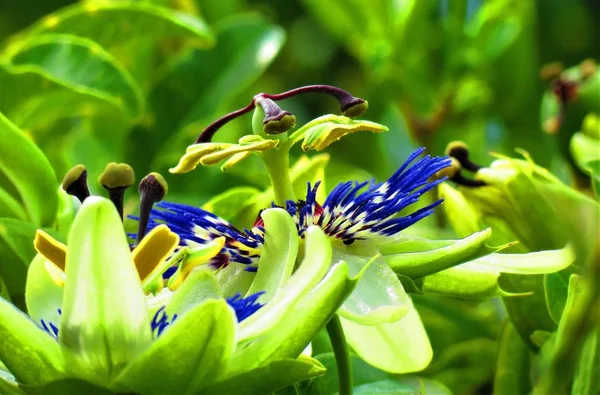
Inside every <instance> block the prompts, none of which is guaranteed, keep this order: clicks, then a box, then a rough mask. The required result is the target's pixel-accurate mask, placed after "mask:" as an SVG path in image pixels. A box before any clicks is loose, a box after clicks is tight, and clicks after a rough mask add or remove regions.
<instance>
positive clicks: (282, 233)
mask: <svg viewBox="0 0 600 395" xmlns="http://www.w3.org/2000/svg"><path fill="white" fill-rule="evenodd" d="M261 217H262V219H263V220H264V222H265V243H264V247H263V249H262V253H261V255H260V259H259V261H258V267H259V270H258V272H257V274H256V277H255V279H254V281H253V282H252V285H251V286H250V290H248V294H247V295H251V294H255V293H257V292H265V294H264V295H262V296H261V297H260V301H261V302H263V303H264V302H268V301H269V300H271V299H272V298H273V296H274V295H275V293H276V292H277V290H278V289H279V288H281V286H282V285H283V284H284V283H285V282H286V281H287V280H288V278H290V276H291V274H292V270H293V269H294V263H295V262H296V255H298V245H299V239H300V238H299V237H298V229H297V228H296V224H295V223H294V220H293V219H292V217H291V216H290V214H288V212H287V211H285V210H283V209H280V208H274V209H269V210H265V211H263V212H262V214H261Z"/></svg>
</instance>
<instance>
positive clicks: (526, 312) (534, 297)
mask: <svg viewBox="0 0 600 395" xmlns="http://www.w3.org/2000/svg"><path fill="white" fill-rule="evenodd" d="M498 286H499V287H500V289H501V290H502V291H503V292H507V293H515V294H523V295H521V296H516V297H513V296H508V297H503V298H502V301H503V302H504V306H505V307H506V310H507V312H508V317H509V319H510V322H511V323H512V324H513V326H514V327H515V329H516V330H517V332H518V333H519V335H520V336H521V339H522V340H523V341H524V342H525V343H526V344H528V345H529V346H530V347H531V348H532V349H534V350H537V348H538V347H537V346H536V345H535V344H534V343H533V342H532V341H531V335H532V334H533V333H534V332H535V331H539V330H542V331H548V332H554V331H555V330H556V324H555V323H554V321H553V320H552V318H551V317H550V315H549V314H548V308H547V307H546V299H545V295H544V286H543V276H541V275H529V276H523V275H519V274H501V275H500V277H499V278H498Z"/></svg>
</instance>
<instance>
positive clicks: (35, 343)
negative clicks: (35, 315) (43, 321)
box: [0, 298, 63, 385]
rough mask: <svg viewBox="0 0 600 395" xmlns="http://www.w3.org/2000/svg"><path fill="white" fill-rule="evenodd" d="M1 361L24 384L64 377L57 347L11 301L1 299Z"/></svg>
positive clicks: (53, 340)
mask: <svg viewBox="0 0 600 395" xmlns="http://www.w3.org/2000/svg"><path fill="white" fill-rule="evenodd" d="M0 339H2V341H1V342H0V361H2V363H4V365H5V366H6V367H7V368H8V370H9V371H10V372H11V373H12V374H13V375H14V376H15V378H16V379H17V380H18V381H19V382H20V383H23V384H30V385H35V384H41V383H44V382H47V381H52V380H58V379H60V378H61V377H62V376H63V373H62V366H63V359H62V356H61V352H60V346H59V345H58V343H57V342H56V340H55V339H54V338H52V337H51V336H50V335H49V334H47V333H46V332H44V331H43V330H41V329H40V328H39V327H37V326H36V325H35V324H34V323H33V321H31V320H30V319H29V317H27V316H26V315H25V314H24V313H22V312H21V311H19V310H18V309H17V308H16V307H14V306H13V305H12V304H10V303H9V302H7V301H6V300H4V299H2V298H0Z"/></svg>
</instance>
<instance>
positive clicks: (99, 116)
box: [0, 0, 600, 394]
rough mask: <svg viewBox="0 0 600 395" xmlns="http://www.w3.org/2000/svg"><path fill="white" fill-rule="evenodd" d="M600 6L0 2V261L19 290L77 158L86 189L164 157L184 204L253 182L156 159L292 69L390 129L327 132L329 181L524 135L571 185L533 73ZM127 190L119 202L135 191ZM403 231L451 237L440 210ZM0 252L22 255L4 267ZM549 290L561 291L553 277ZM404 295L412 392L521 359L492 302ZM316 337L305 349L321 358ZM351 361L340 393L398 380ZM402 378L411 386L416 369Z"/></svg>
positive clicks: (573, 53)
mask: <svg viewBox="0 0 600 395" xmlns="http://www.w3.org/2000/svg"><path fill="white" fill-rule="evenodd" d="M599 13H600V4H599V3H598V2H595V1H592V0H588V1H583V0H581V1H577V0H573V1H568V2H566V1H560V0H540V1H533V0H520V1H519V0H493V1H492V0H490V1H481V0H423V1H421V0H419V1H417V0H412V1H411V0H406V1H391V0H373V1H369V2H365V1H359V0H346V1H340V0H298V1H292V0H269V1H243V0H218V1H217V0H175V1H168V0H154V1H136V2H129V1H108V2H107V1H81V2H69V1H62V0H48V1H42V0H38V1H33V0H26V1H18V0H3V1H2V2H0V113H1V114H3V115H4V116H5V117H6V119H4V117H0V139H1V140H0V155H1V156H2V159H0V170H1V172H0V185H2V190H0V203H1V204H0V214H1V215H0V217H2V218H0V236H1V238H0V253H1V254H2V257H3V260H4V261H5V264H3V265H2V266H0V276H1V277H2V278H3V280H4V282H5V283H6V284H7V285H6V288H7V289H8V293H9V294H10V295H11V296H12V298H13V299H14V300H15V301H16V302H17V303H19V302H20V298H21V297H22V294H21V293H20V291H19V290H21V291H22V289H23V284H24V278H25V277H24V276H25V273H26V268H27V265H28V264H29V262H30V261H31V259H32V257H33V255H34V250H33V248H32V247H31V246H28V245H27V243H26V241H27V240H30V239H32V237H33V234H34V232H35V229H36V228H38V227H46V228H52V227H55V225H56V220H55V217H56V213H57V212H59V213H60V212H61V211H60V210H61V209H62V208H64V204H62V202H61V201H59V199H58V198H56V197H55V196H56V187H57V185H58V182H59V180H60V179H61V178H62V175H63V174H64V173H65V172H66V171H67V170H68V169H69V168H70V167H72V166H73V165H75V164H78V163H83V164H85V165H86V166H87V168H88V171H89V177H90V180H92V182H90V187H91V188H92V189H93V190H94V191H96V192H99V191H100V190H101V188H100V186H99V185H98V184H97V183H96V182H95V180H96V179H97V177H98V175H99V174H100V172H101V171H102V170H103V169H104V167H105V165H106V164H107V163H108V162H112V161H115V162H127V163H129V164H131V165H132V166H133V167H134V169H135V171H136V173H137V176H138V179H140V178H141V177H142V176H143V175H145V174H147V173H148V172H150V171H158V172H161V174H163V175H165V176H166V179H167V181H168V183H169V199H170V200H173V201H178V202H184V203H189V204H195V205H201V204H204V203H205V202H207V201H208V200H209V199H210V198H211V197H213V196H215V195H216V194H218V193H221V192H224V191H226V190H227V189H228V188H231V187H234V186H240V185H242V186H251V187H256V188H259V189H264V188H265V187H267V186H268V177H267V175H266V172H265V171H264V169H263V168H262V165H261V164H260V162H259V161H258V160H257V158H251V159H249V160H248V161H247V162H245V163H244V165H243V166H237V167H234V168H232V169H231V170H229V171H228V172H226V173H223V172H221V171H219V169H218V168H203V169H201V170H200V171H196V172H193V173H188V174H184V175H170V174H169V173H168V171H167V170H168V168H169V167H172V166H174V165H175V164H176V163H177V161H178V159H179V157H180V156H181V155H182V154H183V153H184V152H185V147H186V146H187V145H189V144H191V143H192V142H193V141H194V140H195V138H196V136H197V135H198V134H199V133H200V132H201V130H202V129H203V128H204V127H205V126H206V125H208V124H209V123H210V122H211V121H213V120H214V119H216V118H218V117H219V116H221V115H223V114H224V113H226V112H229V111H232V110H235V109H237V108H240V107H242V106H244V105H246V104H247V103H248V102H249V101H250V99H251V98H252V96H253V95H254V94H256V93H259V92H268V93H277V92H281V91H285V90H288V89H291V88H294V87H297V86H300V85H308V84H317V83H323V84H330V85H336V86H340V87H342V88H344V89H346V90H348V91H350V92H352V94H354V95H355V96H359V97H362V98H365V99H367V100H368V101H369V103H370V109H369V112H368V113H366V114H365V116H364V117H365V118H366V119H369V120H372V121H375V122H380V123H383V124H385V125H387V126H388V127H389V129H390V131H389V132H388V133H382V134H377V135H371V134H356V135H351V136H349V137H347V138H344V139H343V140H341V141H340V142H339V143H337V144H335V145H333V146H332V147H331V149H330V150H329V153H330V154H331V160H330V162H329V165H328V166H327V168H326V178H327V180H328V183H327V185H328V187H329V188H331V187H333V186H334V185H335V184H336V182H337V181H339V180H351V179H357V180H364V179H367V178H369V177H375V178H377V179H385V178H386V177H387V176H389V175H390V174H391V173H392V172H393V171H394V170H395V169H396V168H397V167H398V165H399V164H401V163H402V161H403V160H404V159H405V158H406V156H407V155H408V154H409V153H410V152H411V151H412V150H413V148H415V147H418V146H425V147H427V148H428V150H429V151H430V152H431V153H433V154H438V155H439V154H443V152H444V150H445V147H446V145H447V144H448V142H450V141H453V140H462V141H465V142H467V143H468V144H469V146H470V149H471V153H472V156H473V160H474V161H475V162H478V163H481V164H483V165H487V164H489V163H490V162H491V160H492V158H491V157H490V156H489V155H488V152H490V151H494V152H500V153H505V154H510V155H512V154H514V149H515V148H516V147H519V148H523V149H525V150H527V151H528V152H530V154H531V155H532V157H533V158H534V159H535V161H536V163H538V164H540V165H542V166H544V167H547V168H549V169H551V170H552V171H553V173H554V174H555V175H557V176H558V177H559V178H561V179H562V180H563V181H565V182H567V183H570V182H572V173H571V171H570V169H569V160H568V158H566V157H565V152H567V151H568V149H567V148H566V146H567V145H568V141H569V139H568V138H569V137H570V136H571V135H572V134H573V133H575V132H576V131H577V130H573V127H571V126H570V129H567V130H561V132H560V134H559V135H558V136H551V135H549V134H547V133H544V132H543V131H542V125H541V122H540V112H542V110H543V109H542V97H543V95H544V92H545V91H547V89H548V82H547V81H544V80H542V79H541V78H540V69H541V68H542V66H543V65H544V64H546V63H548V62H551V61H561V62H562V63H563V64H564V65H565V66H567V67H569V66H575V65H577V64H579V63H580V62H581V61H582V60H583V59H585V58H588V57H594V56H596V57H597V56H598V54H599V53H600V40H598V39H597V37H600V17H599ZM594 93H595V92H592V94H594ZM598 95H600V92H598ZM282 106H283V107H284V109H286V110H288V111H291V112H292V113H294V114H295V115H296V117H297V119H298V123H299V124H303V123H305V122H307V121H309V120H311V119H313V118H315V117H317V116H320V115H322V114H326V113H337V112H339V109H338V108H337V105H336V103H335V102H334V101H332V100H331V99H330V98H326V97H325V98H323V97H320V96H314V97H312V98H309V97H302V98H300V99H296V98H294V99H290V100H287V101H285V102H282ZM9 121H10V122H9ZM10 123H13V124H14V125H16V127H18V128H19V129H21V130H18V129H15V128H14V126H12V125H11V124H10ZM580 124H581V119H577V120H575V121H573V123H572V124H569V125H580ZM575 127H577V126H575ZM248 133H250V118H249V117H245V118H242V119H238V120H235V121H233V122H232V123H231V124H229V125H227V126H226V127H225V128H224V129H223V130H222V131H221V132H220V133H219V135H218V136H219V138H218V140H219V141H230V142H235V141H237V139H238V138H239V137H241V136H242V135H244V134H248ZM565 135H567V136H566V138H565ZM36 146H37V147H39V148H40V149H41V151H42V152H43V154H44V155H45V156H46V157H47V158H48V159H47V160H49V162H50V164H51V167H50V166H48V165H47V162H46V159H45V158H44V155H42V154H41V153H40V152H39V151H38V150H37V149H36V148H35V147H36ZM15 147H19V148H18V149H16V148H15ZM301 154H302V152H301V151H300V149H299V148H298V149H297V150H296V151H294V152H293V155H295V156H296V157H299V156H300V155H301ZM51 168H52V169H54V174H52V171H51V170H50V169H51ZM128 193H129V194H130V198H129V199H128V201H127V206H126V207H127V211H129V212H132V211H135V207H136V205H137V195H136V193H135V191H130V192H128ZM60 219H61V216H60V215H59V217H58V225H59V228H60V225H61V223H60ZM239 225H244V226H248V225H249V224H247V223H242V224H239ZM65 226H66V225H65ZM7 229H10V231H7ZM413 232H414V233H416V234H422V235H434V236H442V235H445V236H448V235H449V236H452V235H453V231H452V230H451V229H450V228H449V227H447V226H445V218H444V217H443V216H442V215H440V216H438V217H436V218H432V219H431V220H430V221H429V222H424V223H423V224H422V225H420V226H418V227H416V228H415V229H414V230H413ZM57 237H60V235H57ZM550 247H552V248H557V246H550ZM6 262H11V265H12V267H18V268H20V269H19V270H12V269H11V270H10V271H9V270H6V269H4V270H3V269H2V268H6V266H7V265H6ZM555 280H556V279H555ZM0 285H1V283H0ZM556 287H558V288H561V289H562V290H563V291H564V290H566V283H565V282H564V281H562V282H561V281H557V282H556ZM4 290H5V287H1V288H0V291H2V292H4ZM565 292H566V291H565ZM414 300H415V304H416V305H417V308H418V310H419V313H420V315H421V317H422V319H423V321H424V323H425V326H426V328H427V331H428V334H429V337H430V339H431V342H432V345H433V348H434V355H435V358H434V361H433V363H432V364H431V365H430V367H429V368H428V369H427V370H426V371H425V372H424V373H423V374H422V376H423V377H427V380H429V381H424V382H422V385H423V386H424V388H426V389H427V388H429V391H426V392H427V393H437V391H441V389H440V388H443V390H444V391H445V390H446V389H445V388H448V389H450V390H451V391H452V392H454V393H460V394H468V393H489V392H490V391H491V388H492V385H493V383H494V375H495V374H496V380H500V379H499V378H498V375H497V372H498V371H500V370H501V369H502V368H505V366H518V363H525V362H523V360H522V359H521V360H519V359H518V358H515V355H528V354H526V353H525V354H524V353H522V352H521V353H520V354H519V352H518V350H517V351H515V352H514V353H513V352H511V351H507V350H505V349H504V348H502V347H505V346H506V344H514V342H511V341H504V342H503V343H501V345H502V346H501V347H500V352H498V349H499V343H498V339H511V338H514V336H515V329H514V328H512V327H510V326H509V327H507V326H504V328H503V329H502V331H500V328H501V326H502V321H503V318H504V317H505V313H504V312H503V308H502V305H501V303H500V302H499V301H498V300H496V299H492V300H485V301H484V300H470V301H464V300H459V299H450V298H443V297H433V296H417V297H415V298H414ZM541 320H547V321H548V322H547V323H546V324H547V325H546V327H544V326H543V325H541V327H540V328H537V329H544V330H548V331H552V330H554V329H555V326H556V325H555V323H554V322H553V321H552V320H551V319H550V317H544V318H542V319H541ZM511 336H512V337H511ZM323 343H324V346H323V348H321V349H319V346H318V343H316V346H315V352H317V353H318V352H319V351H321V354H320V356H319V359H320V360H321V361H322V362H323V363H324V364H325V365H326V366H327V367H330V366H331V365H332V364H333V360H332V356H331V355H330V354H328V347H327V345H326V341H324V342H323ZM496 360H498V364H499V365H496ZM353 364H355V365H356V368H355V372H358V373H356V374H357V375H359V376H357V378H355V384H356V385H357V386H360V385H363V386H366V387H364V388H362V389H360V388H359V387H357V391H356V393H370V392H369V387H368V385H369V383H373V382H377V383H379V384H380V385H384V386H385V385H386V384H385V382H386V380H387V381H394V380H398V378H397V377H394V376H390V375H387V374H385V373H383V372H380V371H376V370H374V368H370V367H367V366H363V365H364V362H362V361H360V360H356V361H353ZM515 364H517V365H515ZM596 366H598V365H596ZM511 369H512V371H513V372H517V373H518V369H516V368H514V369H513V368H511ZM402 380H404V381H402V385H405V386H406V388H414V383H415V380H416V379H415V378H413V377H406V378H403V379H402ZM382 382H383V384H381V383H382ZM394 382H396V381H394ZM513 382H519V380H516V381H513ZM307 385H308V386H309V387H308V388H304V390H306V391H309V393H318V394H330V393H333V392H335V385H336V380H335V367H333V369H331V370H330V371H329V372H328V374H327V375H326V376H324V377H321V378H318V379H316V380H313V381H312V382H311V383H310V384H307ZM394 385H395V384H394ZM524 385H525V384H524ZM382 388H383V387H382ZM497 388H501V386H497ZM510 390H514V388H509V389H507V391H509V392H506V393H510ZM519 390H523V391H528V390H529V388H526V385H525V387H522V388H519ZM360 391H364V392H360ZM407 391H408V390H407ZM398 393H402V392H398Z"/></svg>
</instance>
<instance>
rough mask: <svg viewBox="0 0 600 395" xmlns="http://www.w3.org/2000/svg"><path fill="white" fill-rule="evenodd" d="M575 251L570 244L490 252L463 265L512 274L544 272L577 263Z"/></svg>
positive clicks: (475, 268)
mask: <svg viewBox="0 0 600 395" xmlns="http://www.w3.org/2000/svg"><path fill="white" fill-rule="evenodd" d="M575 258H576V257H575V251H574V249H573V247H572V246H571V245H570V244H567V245H566V246H565V247H564V248H561V249H560V250H548V251H538V252H530V253H527V254H490V255H487V256H483V257H481V258H477V259H474V260H472V261H470V262H467V263H465V264H464V265H463V266H462V267H467V268H469V269H473V270H485V271H493V272H498V273H512V274H544V273H554V272H558V271H560V270H563V269H566V268H567V267H569V266H570V265H571V264H573V263H575Z"/></svg>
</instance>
